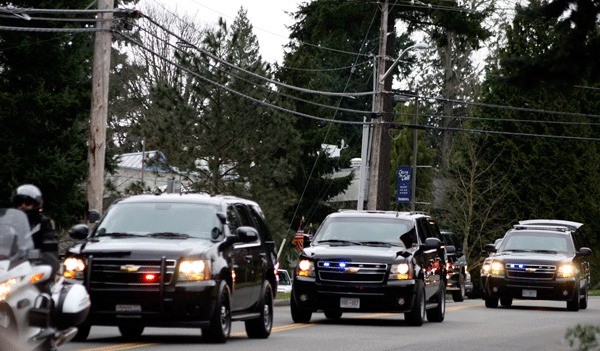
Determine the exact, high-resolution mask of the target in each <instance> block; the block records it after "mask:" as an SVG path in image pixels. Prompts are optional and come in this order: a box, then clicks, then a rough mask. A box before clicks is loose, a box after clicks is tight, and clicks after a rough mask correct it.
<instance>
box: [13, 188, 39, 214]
mask: <svg viewBox="0 0 600 351" xmlns="http://www.w3.org/2000/svg"><path fill="white" fill-rule="evenodd" d="M11 202H12V204H13V206H15V207H17V206H19V205H20V204H22V203H31V204H33V208H34V209H40V208H41V207H42V203H43V199H42V192H41V191H40V189H39V188H38V187H37V186H35V185H33V184H23V185H21V186H19V187H18V188H17V190H15V191H14V192H13V195H12V198H11Z"/></svg>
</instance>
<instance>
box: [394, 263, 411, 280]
mask: <svg viewBox="0 0 600 351" xmlns="http://www.w3.org/2000/svg"><path fill="white" fill-rule="evenodd" d="M411 278H412V272H411V269H410V265H409V264H408V263H396V264H393V265H392V267H391V268H390V278H389V280H406V279H411Z"/></svg>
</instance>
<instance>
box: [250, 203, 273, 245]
mask: <svg viewBox="0 0 600 351" xmlns="http://www.w3.org/2000/svg"><path fill="white" fill-rule="evenodd" d="M250 215H251V216H252V218H253V219H254V221H255V222H256V225H257V226H258V231H259V232H260V233H261V234H262V236H263V238H264V240H265V241H266V242H273V236H272V235H271V231H270V230H269V227H268V226H267V223H266V222H265V220H264V215H263V213H262V211H261V210H260V208H257V207H256V206H250Z"/></svg>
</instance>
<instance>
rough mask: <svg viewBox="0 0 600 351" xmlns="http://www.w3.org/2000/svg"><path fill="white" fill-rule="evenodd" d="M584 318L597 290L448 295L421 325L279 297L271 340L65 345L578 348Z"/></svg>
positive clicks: (102, 349)
mask: <svg viewBox="0 0 600 351" xmlns="http://www.w3.org/2000/svg"><path fill="white" fill-rule="evenodd" d="M577 324H582V325H585V324H594V325H600V297H590V300H589V306H588V308H587V309H586V310H580V311H579V312H568V311H567V310H566V303H565V302H554V301H519V300H515V302H514V304H513V307H511V308H502V307H499V308H497V309H488V308H485V306H484V304H483V300H481V299H476V300H466V301H464V302H460V303H456V302H452V300H447V309H446V319H445V320H444V321H443V322H442V323H429V322H426V323H425V324H423V326H421V327H409V326H407V325H406V323H405V322H404V318H403V316H402V315H398V314H390V313H370V314H369V313H355V314H344V315H343V316H342V318H341V319H340V320H337V321H332V320H327V319H326V318H325V316H324V315H323V314H322V313H315V314H313V318H312V320H311V322H310V323H308V324H294V323H293V322H292V319H291V316H290V312H289V306H287V305H281V303H279V304H278V305H277V306H276V307H275V323H274V327H273V331H272V334H271V336H270V337H269V338H268V339H266V340H252V339H248V338H247V336H246V333H245V331H244V324H243V323H241V322H235V323H233V333H232V335H231V338H230V339H229V340H228V342H227V343H226V344H217V345H213V344H207V343H205V342H204V340H203V339H202V337H201V332H200V330H197V329H183V328H182V329H179V328H177V329H167V328H147V329H146V330H145V331H144V334H143V335H142V336H141V337H140V338H139V339H138V340H136V341H135V342H125V341H123V340H121V339H120V336H119V332H118V330H117V328H116V327H99V326H94V327H92V330H91V333H90V337H89V338H88V341H86V342H85V343H78V342H70V343H68V344H66V345H64V346H62V347H61V348H60V350H61V351H63V350H64V351H120V350H151V351H158V350H163V351H166V350H169V351H176V350H177V351H184V350H185V351H189V350H191V349H194V350H197V349H202V350H244V351H252V350H261V351H264V350H282V351H283V350H286V351H287V350H309V351H315V350H344V351H352V350H356V351H364V350H368V351H376V350H411V351H417V350H427V351H432V350H436V351H437V350H448V351H452V350H461V351H463V350H486V351H487V350H502V351H505V350H544V351H546V350H572V349H574V348H573V347H570V346H569V345H568V342H567V341H566V339H565V337H564V336H565V332H566V330H567V328H571V327H574V326H575V325H577Z"/></svg>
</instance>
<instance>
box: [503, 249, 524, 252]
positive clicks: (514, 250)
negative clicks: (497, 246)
mask: <svg viewBox="0 0 600 351" xmlns="http://www.w3.org/2000/svg"><path fill="white" fill-rule="evenodd" d="M501 252H531V250H521V249H510V250H502V251H501Z"/></svg>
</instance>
